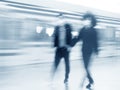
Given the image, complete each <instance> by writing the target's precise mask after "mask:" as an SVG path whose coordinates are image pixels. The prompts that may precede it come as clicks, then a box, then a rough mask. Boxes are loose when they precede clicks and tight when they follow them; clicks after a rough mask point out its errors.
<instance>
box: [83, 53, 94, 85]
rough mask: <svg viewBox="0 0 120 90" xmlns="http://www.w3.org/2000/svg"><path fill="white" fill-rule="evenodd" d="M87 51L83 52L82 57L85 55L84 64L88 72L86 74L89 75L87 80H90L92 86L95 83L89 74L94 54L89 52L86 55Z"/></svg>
mask: <svg viewBox="0 0 120 90" xmlns="http://www.w3.org/2000/svg"><path fill="white" fill-rule="evenodd" d="M86 52H87V51H83V52H82V55H83V63H84V67H85V70H86V73H87V78H88V80H89V82H90V83H91V84H92V83H93V82H94V81H93V79H92V77H91V75H90V72H89V66H90V61H91V60H90V59H91V55H92V52H89V53H86Z"/></svg>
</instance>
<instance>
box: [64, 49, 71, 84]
mask: <svg viewBox="0 0 120 90" xmlns="http://www.w3.org/2000/svg"><path fill="white" fill-rule="evenodd" d="M65 52H66V53H65V56H64V59H65V80H64V83H66V82H68V78H69V73H70V62H69V52H68V51H67V50H66V51H65Z"/></svg>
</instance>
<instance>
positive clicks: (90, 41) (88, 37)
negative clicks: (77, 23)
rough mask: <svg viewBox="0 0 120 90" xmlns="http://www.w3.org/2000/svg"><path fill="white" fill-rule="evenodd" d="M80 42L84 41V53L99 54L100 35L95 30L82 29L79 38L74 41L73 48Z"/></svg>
mask: <svg viewBox="0 0 120 90" xmlns="http://www.w3.org/2000/svg"><path fill="white" fill-rule="evenodd" d="M80 40H82V41H83V43H82V52H85V53H87V52H88V53H91V52H92V51H94V52H96V53H97V52H98V33H97V31H96V29H95V28H92V27H91V28H89V29H87V28H82V29H81V30H80V32H79V36H78V37H77V38H74V39H73V46H74V45H75V44H76V43H77V42H78V41H80Z"/></svg>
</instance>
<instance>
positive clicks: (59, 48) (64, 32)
mask: <svg viewBox="0 0 120 90" xmlns="http://www.w3.org/2000/svg"><path fill="white" fill-rule="evenodd" d="M71 30H72V28H71V25H70V24H68V23H66V24H64V25H62V26H56V27H55V30H54V47H56V52H55V60H54V69H53V75H52V77H54V74H55V72H56V69H57V67H58V65H59V64H60V60H61V59H62V58H64V60H65V79H64V83H67V82H68V78H69V72H70V62H69V53H70V47H71V40H72V34H71Z"/></svg>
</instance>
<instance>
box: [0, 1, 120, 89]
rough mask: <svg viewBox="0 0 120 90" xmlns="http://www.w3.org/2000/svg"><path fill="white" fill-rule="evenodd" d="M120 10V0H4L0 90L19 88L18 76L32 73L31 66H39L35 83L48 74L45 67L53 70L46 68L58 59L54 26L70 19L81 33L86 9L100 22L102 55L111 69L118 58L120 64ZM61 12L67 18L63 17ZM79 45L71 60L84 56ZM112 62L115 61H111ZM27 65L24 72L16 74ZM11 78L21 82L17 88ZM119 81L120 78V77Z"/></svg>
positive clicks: (0, 19) (1, 6)
mask: <svg viewBox="0 0 120 90" xmlns="http://www.w3.org/2000/svg"><path fill="white" fill-rule="evenodd" d="M119 10H120V1H117V0H91V1H90V0H89V1H88V0H34V1H33V0H0V79H1V80H0V88H1V89H0V90H16V89H17V90H18V87H20V86H19V84H20V82H21V81H20V80H15V79H16V78H20V77H21V76H22V75H23V73H24V72H26V73H25V75H26V76H25V77H27V76H29V75H28V74H29V73H30V72H31V71H30V70H28V68H29V69H31V68H32V69H33V68H34V69H37V70H35V71H34V70H33V71H32V72H34V75H31V74H30V75H31V76H29V77H30V78H31V77H35V76H36V74H37V77H36V78H32V80H33V81H34V82H36V81H35V80H37V79H38V77H42V76H44V74H42V72H44V71H43V70H45V72H44V73H49V71H50V70H49V69H46V68H45V67H46V65H47V66H48V67H51V64H52V62H53V60H54V48H53V36H52V35H53V32H54V27H55V26H56V25H58V24H60V23H62V22H63V21H64V22H68V23H70V24H71V25H72V27H73V31H72V35H73V36H77V35H78V31H79V30H80V28H81V27H82V22H81V18H82V15H83V14H84V13H85V12H86V11H90V12H92V13H93V14H95V16H96V18H97V21H98V24H97V26H96V27H95V28H97V30H98V32H99V39H100V53H99V56H98V57H99V59H101V60H102V61H103V63H105V64H106V66H107V65H108V66H110V68H109V70H110V69H111V67H112V63H113V62H114V60H115V62H117V64H118V62H119V57H120V45H119V44H120V11H119ZM61 14H62V16H63V17H64V19H63V20H60V19H59V15H61ZM79 44H81V43H79ZM79 44H78V45H76V46H75V47H74V48H73V49H72V52H71V56H70V58H71V61H77V60H79V59H81V56H80V55H81V54H80V52H79V51H80V49H79ZM106 60H107V61H106ZM108 61H111V62H112V63H111V64H108ZM43 63H44V65H43ZM41 64H42V65H43V66H42V65H41ZM74 64H75V63H74ZM74 64H73V65H74ZM100 64H101V63H100ZM28 65H29V67H28ZM75 65H76V64H75ZM102 65H103V64H102ZM115 65H116V64H115ZM118 65H119V64H118ZM78 67H79V66H78ZM23 68H24V71H23V72H21V73H20V74H16V73H18V72H19V71H20V70H23ZM41 68H44V69H43V70H41ZM107 69H108V68H107ZM117 69H118V67H117ZM39 70H40V71H41V72H39ZM96 71H97V70H96ZM113 71H114V70H113ZM28 72H29V73H28ZM38 72H39V73H38ZM101 72H102V71H101ZM116 72H119V69H118V70H117V71H116ZM114 74H116V73H114ZM119 74H120V73H119ZM119 74H118V75H119ZM39 75H40V76H39ZM45 75H46V74H45ZM47 77H48V76H47ZM113 77H115V76H113ZM11 80H14V81H13V82H12V83H13V84H12V85H13V86H16V84H15V83H16V82H17V83H19V84H18V86H17V87H16V88H13V87H11V86H12V85H11V84H10V83H9V82H10V81H11ZM40 80H41V78H39V81H37V82H38V83H40V82H42V81H40ZM115 80H118V81H120V80H119V79H118V78H117V79H116V78H115ZM43 81H45V80H43ZM118 81H117V82H118ZM22 82H24V81H22ZM37 82H36V83H37ZM108 82H109V81H108ZM6 83H7V84H6ZM6 85H8V86H10V87H11V88H10V87H8V88H7V87H6ZM30 85H31V84H30ZM110 85H111V84H110ZM38 86H39V85H38ZM23 87H25V86H23ZM34 88H35V86H34ZM40 88H41V87H39V90H41V89H40ZM37 89H38V88H36V90H37ZM22 90H24V88H22ZM29 90H33V89H30V88H29ZM34 90H35V89H34ZM44 90H48V89H44ZM56 90H57V89H56ZM97 90H99V89H97ZM102 90H105V89H102ZM106 90H108V87H107V89H106ZM109 90H110V89H109ZM111 90H113V89H111ZM114 90H118V89H114Z"/></svg>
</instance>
